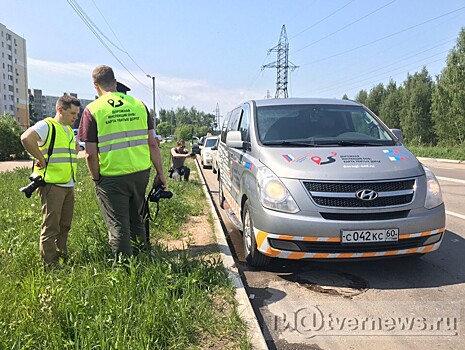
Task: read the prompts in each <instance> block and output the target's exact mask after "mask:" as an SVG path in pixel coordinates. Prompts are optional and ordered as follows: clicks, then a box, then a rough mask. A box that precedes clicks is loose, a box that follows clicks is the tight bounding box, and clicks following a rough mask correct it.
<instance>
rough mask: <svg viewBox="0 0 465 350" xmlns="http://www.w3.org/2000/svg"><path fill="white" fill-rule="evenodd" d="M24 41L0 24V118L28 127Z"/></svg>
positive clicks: (24, 127)
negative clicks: (15, 121) (11, 119)
mask: <svg viewBox="0 0 465 350" xmlns="http://www.w3.org/2000/svg"><path fill="white" fill-rule="evenodd" d="M27 99H28V90H27V58H26V40H25V39H24V38H21V37H20V36H19V35H17V34H15V33H14V32H12V31H11V30H9V29H8V28H7V27H6V26H5V25H3V24H2V23H0V116H2V115H3V114H4V113H5V112H6V113H9V114H10V115H13V116H14V117H15V118H16V120H17V121H18V122H19V124H20V125H21V127H22V128H23V129H26V128H27V127H29V110H28V101H27Z"/></svg>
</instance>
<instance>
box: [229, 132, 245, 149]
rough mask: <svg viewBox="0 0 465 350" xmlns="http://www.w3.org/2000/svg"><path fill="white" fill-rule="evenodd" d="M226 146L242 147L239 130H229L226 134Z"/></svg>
mask: <svg viewBox="0 0 465 350" xmlns="http://www.w3.org/2000/svg"><path fill="white" fill-rule="evenodd" d="M226 146H228V147H231V148H244V142H243V141H242V134H241V132H240V131H230V132H228V134H227V135H226Z"/></svg>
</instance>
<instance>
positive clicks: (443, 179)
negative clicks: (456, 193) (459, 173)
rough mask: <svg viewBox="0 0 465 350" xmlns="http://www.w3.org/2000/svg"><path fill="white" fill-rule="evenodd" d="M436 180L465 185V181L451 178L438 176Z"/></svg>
mask: <svg viewBox="0 0 465 350" xmlns="http://www.w3.org/2000/svg"><path fill="white" fill-rule="evenodd" d="M436 178H437V179H438V180H442V181H449V182H457V183H459V184H465V180H459V179H453V178H450V177H442V176H436Z"/></svg>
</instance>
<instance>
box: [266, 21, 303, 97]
mask: <svg viewBox="0 0 465 350" xmlns="http://www.w3.org/2000/svg"><path fill="white" fill-rule="evenodd" d="M273 51H275V52H276V53H277V60H276V61H275V62H273V63H268V64H266V65H264V66H262V70H264V69H265V68H276V73H277V74H276V94H275V98H280V97H282V98H288V95H287V77H288V72H289V69H291V72H292V71H294V69H296V68H298V67H297V66H296V65H294V64H293V63H291V62H289V41H288V40H287V33H286V26H285V25H283V26H282V28H281V35H280V37H279V42H278V45H276V46H275V47H273V48H271V49H269V50H268V55H269V54H270V53H271V52H273Z"/></svg>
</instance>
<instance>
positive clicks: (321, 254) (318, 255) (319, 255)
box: [313, 253, 329, 259]
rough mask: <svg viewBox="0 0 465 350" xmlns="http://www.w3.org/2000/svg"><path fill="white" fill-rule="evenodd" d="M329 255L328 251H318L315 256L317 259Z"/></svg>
mask: <svg viewBox="0 0 465 350" xmlns="http://www.w3.org/2000/svg"><path fill="white" fill-rule="evenodd" d="M328 256H329V254H328V253H316V254H315V255H314V256H313V257H314V258H315V259H324V258H327V257H328Z"/></svg>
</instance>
